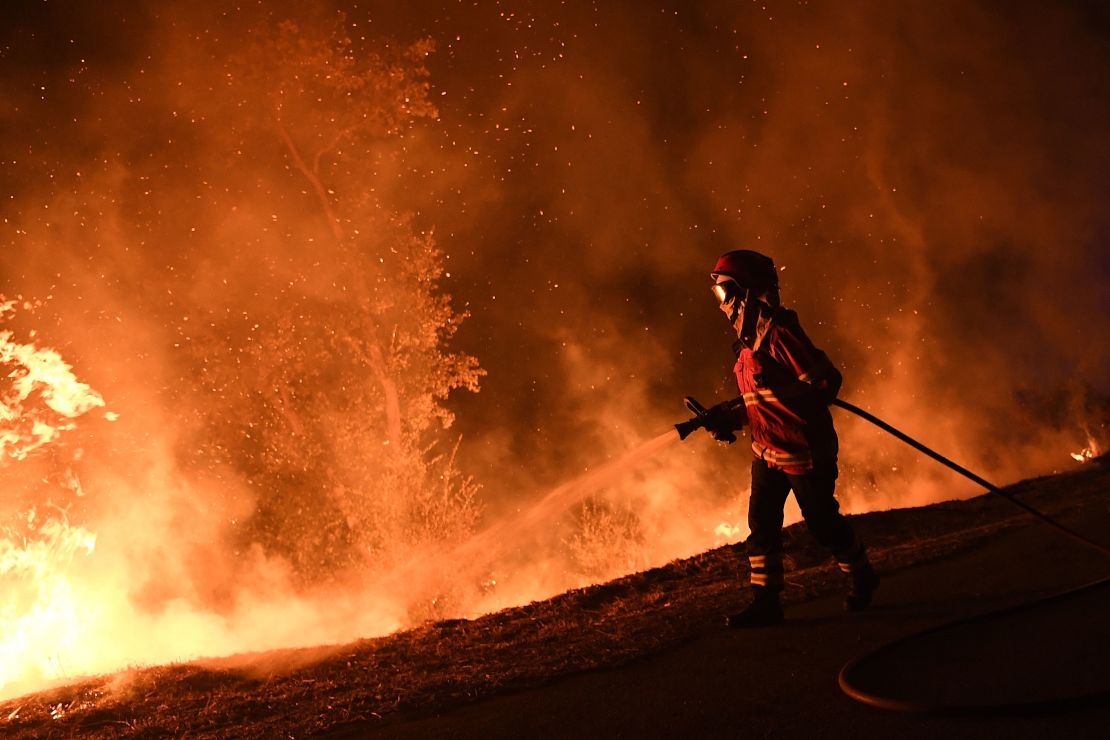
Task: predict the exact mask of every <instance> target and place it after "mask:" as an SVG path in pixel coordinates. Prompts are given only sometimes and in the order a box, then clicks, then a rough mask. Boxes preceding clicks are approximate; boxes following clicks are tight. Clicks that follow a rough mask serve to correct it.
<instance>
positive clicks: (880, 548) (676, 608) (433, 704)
mask: <svg viewBox="0 0 1110 740" xmlns="http://www.w3.org/2000/svg"><path fill="white" fill-rule="evenodd" d="M1108 481H1110V467H1108V466H1107V465H1105V464H1096V465H1090V466H1088V467H1086V468H1084V469H1082V470H1079V471H1077V472H1074V473H1069V474H1066V475H1059V476H1053V477H1046V478H1039V479H1034V480H1030V481H1025V482H1023V483H1021V484H1018V485H1016V486H1014V487H1012V488H1011V489H1009V490H1010V491H1012V492H1014V493H1015V494H1017V495H1019V496H1021V498H1022V499H1023V500H1026V501H1028V502H1030V503H1032V504H1034V505H1036V506H1038V507H1040V508H1042V509H1043V510H1045V511H1046V512H1048V513H1051V514H1055V515H1058V516H1063V517H1067V516H1068V514H1069V512H1081V511H1082V510H1083V509H1084V508H1085V507H1089V506H1099V507H1105V505H1106V496H1107V494H1106V491H1107V490H1108V489H1110V487H1108V486H1107V482H1108ZM854 521H855V522H856V525H857V527H858V528H859V530H860V532H861V534H862V535H863V537H864V538H865V539H866V540H867V541H868V543H869V544H870V547H871V550H872V553H873V555H874V556H875V559H876V561H877V564H878V566H879V567H880V569H882V570H886V571H890V570H895V569H899V568H904V567H907V566H909V565H913V564H916V563H921V562H926V561H929V560H936V559H939V558H944V557H947V556H950V555H951V554H953V553H955V552H958V551H960V550H963V549H966V548H969V547H972V546H974V545H975V544H977V543H979V542H981V541H982V540H983V539H984V538H988V537H991V536H993V535H994V534H996V533H998V532H1001V531H1003V530H1006V529H1009V528H1012V527H1016V526H1025V525H1027V524H1028V523H1029V522H1030V520H1029V518H1028V517H1026V516H1024V515H1022V514H1021V513H1020V512H1018V510H1017V509H1015V508H1013V507H1011V506H1010V505H1009V504H1007V503H1006V502H1004V501H1002V500H1001V499H999V498H997V497H993V496H989V497H980V498H977V499H972V500H970V501H962V502H950V503H945V504H938V505H934V506H929V507H923V508H919V509H903V510H897V511H890V512H881V513H873V514H866V515H863V516H859V517H856V518H855V519H854ZM787 537H788V544H787V547H788V550H789V552H790V553H791V557H792V558H793V561H794V562H793V566H794V570H793V571H792V572H791V573H789V574H788V578H789V583H788V587H787V593H786V596H787V600H788V601H801V600H805V599H810V598H814V597H817V596H820V595H825V594H828V593H832V592H834V591H835V590H837V589H839V588H840V587H841V580H840V575H839V573H837V572H836V570H835V568H834V567H832V566H831V565H830V564H828V563H827V562H826V560H825V556H824V554H823V553H822V552H821V551H820V550H819V548H817V547H816V546H815V545H814V544H813V543H812V542H811V541H810V539H809V537H808V535H806V533H805V532H804V530H803V529H802V528H800V527H797V526H795V527H791V528H789V529H788V530H787ZM744 569H746V565H745V561H744V558H743V552H742V550H741V548H739V547H736V546H728V547H722V548H718V549H716V550H712V551H710V552H706V553H703V554H701V555H698V556H696V557H692V558H688V559H685V560H680V561H675V562H672V563H669V564H667V565H665V566H663V567H660V568H654V569H652V570H648V571H644V572H642V573H636V574H633V575H629V576H626V577H623V578H619V579H617V580H615V581H611V582H609V583H606V584H602V585H598V586H591V587H589V588H584V589H578V590H575V591H570V592H567V593H565V594H561V595H559V596H556V597H554V598H551V599H548V600H546V601H542V602H536V603H532V604H528V605H526V606H521V607H518V608H513V609H506V610H504V611H501V612H498V613H495V614H489V615H486V616H483V617H480V618H477V619H473V620H447V621H441V622H436V623H429V624H427V625H424V626H422V627H419V628H417V629H412V630H408V631H405V632H400V633H397V634H394V635H390V636H388V637H382V638H377V639H373V640H362V641H359V642H355V643H351V644H348V645H341V646H331V647H324V648H309V649H299V650H284V651H274V652H270V653H262V654H253V655H240V656H234V657H230V658H223V659H218V660H207V661H198V662H194V663H188V664H179V665H169V666H158V667H154V668H143V669H135V670H131V671H125V672H122V673H118V674H115V675H111V676H102V677H97V678H92V679H87V680H83V681H80V682H77V683H73V684H70V685H68V686H64V687H60V688H56V689H52V690H50V691H45V692H41V693H38V694H34V695H29V696H25V697H21V698H19V699H14V700H11V701H7V702H4V703H3V704H0V733H3V734H5V735H6V736H13V737H24V736H34V737H70V736H74V735H80V736H82V737H135V736H142V737H157V736H163V735H165V736H182V735H188V736H190V737H216V736H219V737H281V736H290V735H297V736H303V735H307V734H317V733H323V732H336V731H338V732H342V731H344V730H348V731H351V732H357V731H359V730H366V729H369V728H372V727H376V726H381V725H384V724H388V723H391V722H396V721H403V720H405V719H408V718H412V717H415V716H421V715H423V714H426V713H429V712H433V711H442V710H444V709H447V708H450V707H452V706H457V705H460V704H463V703H466V702H471V701H474V700H477V699H481V698H484V697H488V696H491V695H494V694H497V693H500V692H505V691H510V690H517V689H521V688H525V687H531V686H537V685H541V684H544V683H547V682H550V681H552V680H554V679H556V678H558V677H560V676H565V675H567V674H571V673H575V672H580V671H587V670H591V669H596V668H601V667H608V666H615V665H619V664H621V663H624V662H627V661H629V660H632V659H634V658H637V657H640V656H643V655H647V654H650V653H653V652H657V651H660V650H662V649H664V648H666V647H668V646H672V645H675V644H677V643H680V642H683V641H686V640H691V639H694V638H696V637H698V636H699V635H702V634H705V633H706V632H707V631H710V630H716V629H720V623H721V615H722V614H725V613H727V612H729V611H730V610H734V609H735V608H736V607H737V606H738V605H739V604H740V603H741V601H742V600H743V598H744V597H743V594H742V591H741V589H740V588H739V586H738V583H739V576H740V574H741V573H742V571H743V570H744Z"/></svg>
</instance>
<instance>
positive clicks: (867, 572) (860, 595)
mask: <svg viewBox="0 0 1110 740" xmlns="http://www.w3.org/2000/svg"><path fill="white" fill-rule="evenodd" d="M849 575H850V577H851V581H850V584H849V586H848V595H847V596H845V597H844V609H845V610H846V611H850V612H860V611H863V610H864V609H866V608H867V607H868V606H870V605H871V598H872V597H873V596H874V595H875V591H876V590H878V588H879V574H878V573H876V572H875V569H874V568H872V567H871V563H869V562H867V561H864V562H863V564H862V565H859V566H856V567H853V568H852V571H851V573H850V574H849Z"/></svg>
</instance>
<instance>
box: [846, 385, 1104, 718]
mask: <svg viewBox="0 0 1110 740" xmlns="http://www.w3.org/2000/svg"><path fill="white" fill-rule="evenodd" d="M832 403H833V405H834V406H839V407H840V408H842V409H844V410H846V411H849V412H851V413H853V414H855V415H856V416H859V417H860V418H862V419H865V420H866V421H869V422H871V423H872V424H874V425H875V426H877V427H879V428H880V429H882V430H883V431H885V432H887V433H889V434H891V435H893V436H894V437H897V438H898V439H900V440H902V441H903V442H905V443H906V444H908V445H910V446H911V447H913V448H914V449H916V450H917V451H919V452H921V453H923V454H925V455H927V456H929V457H931V458H932V459H934V460H936V461H937V462H939V463H941V464H942V465H945V466H947V467H948V468H951V469H952V470H954V471H956V472H957V473H959V474H960V475H962V476H964V477H965V478H968V479H969V480H971V481H974V482H975V483H977V484H979V485H980V486H982V487H983V488H985V489H987V490H988V491H990V492H991V493H994V494H996V495H998V496H1001V497H1002V498H1004V499H1006V500H1007V501H1009V502H1010V503H1011V504H1014V505H1015V506H1017V507H1019V508H1020V509H1022V510H1023V511H1025V512H1026V513H1027V514H1029V515H1031V516H1033V517H1034V518H1036V519H1037V520H1038V521H1040V522H1041V523H1043V524H1046V525H1048V526H1050V527H1052V528H1053V529H1055V530H1056V531H1057V532H1060V533H1061V534H1064V535H1065V536H1067V537H1068V538H1070V539H1072V540H1074V541H1076V542H1079V543H1081V544H1083V545H1084V546H1086V547H1089V548H1091V549H1093V550H1095V551H1097V552H1098V553H1100V554H1102V555H1104V556H1106V557H1110V547H1108V546H1106V545H1104V544H1102V543H1100V542H1096V541H1094V540H1092V539H1090V538H1088V537H1086V536H1084V535H1082V534H1080V533H1078V532H1076V531H1074V530H1072V529H1070V528H1069V527H1066V526H1064V525H1063V524H1061V523H1060V522H1058V521H1056V520H1055V519H1053V518H1051V517H1049V516H1047V515H1046V514H1044V513H1043V512H1041V511H1038V510H1037V509H1035V508H1033V507H1032V506H1030V505H1029V504H1026V503H1025V502H1023V501H1020V500H1018V499H1017V498H1015V497H1014V495H1013V494H1010V493H1007V492H1006V491H1004V490H1002V489H1001V488H999V487H998V486H996V485H994V484H993V483H990V482H989V481H987V480H985V479H984V478H982V477H980V476H978V475H976V474H975V473H972V472H971V471H970V470H968V469H966V468H964V467H963V466H961V465H958V464H956V463H954V462H952V461H951V460H949V459H948V458H946V457H944V456H943V455H941V454H939V453H937V452H936V451H934V450H932V449H930V448H928V447H926V446H925V445H923V444H922V443H920V442H918V441H917V440H916V439H914V438H912V437H910V436H909V435H908V434H905V433H904V432H902V431H900V430H899V429H896V428H895V427H893V426H891V425H890V424H887V423H886V422H885V421H883V420H882V419H880V418H878V417H877V416H874V415H872V414H870V413H868V412H867V411H864V410H863V409H861V408H859V407H858V406H855V405H853V404H850V403H848V402H847V401H841V400H840V399H835V400H833V402H832ZM1108 585H1110V578H1104V579H1100V580H1097V581H1094V582H1092V583H1088V584H1085V585H1083V586H1079V587H1078V588H1074V589H1070V590H1067V591H1063V592H1061V593H1057V594H1053V595H1051V596H1047V597H1044V598H1040V599H1036V600H1034V601H1029V602H1025V603H1022V604H1017V605H1015V606H1010V607H1007V608H1005V609H1001V610H996V611H992V612H988V613H986V614H979V615H976V616H973V617H970V618H967V619H961V620H957V621H955V622H948V623H946V624H942V625H939V626H936V627H931V628H929V629H926V630H922V631H919V632H914V633H912V634H909V635H906V636H903V637H900V638H898V639H896V640H893V641H891V642H887V643H885V644H883V645H880V646H879V647H877V648H874V649H872V650H869V651H867V652H864V653H861V654H859V655H857V656H855V657H854V658H852V659H851V660H850V661H848V662H847V663H846V664H845V665H844V667H843V668H841V669H840V675H839V677H838V682H839V684H840V689H841V691H843V692H844V693H845V694H847V695H848V696H849V697H851V698H852V699H855V700H856V701H859V702H862V703H864V704H868V705H870V706H873V707H878V708H880V709H887V710H890V711H896V712H916V713H925V714H941V715H947V716H968V717H970V716H985V715H997V714H1015V713H1018V714H1021V713H1048V712H1059V711H1068V710H1073V709H1080V708H1086V707H1090V706H1093V705H1096V704H1105V703H1106V702H1107V701H1108V700H1110V689H1104V690H1101V691H1097V692H1091V693H1085V694H1076V695H1071V696H1062V697H1050V698H1045V699H1034V700H1027V701H1016V702H1004V703H990V704H970V703H969V704H947V703H943V702H936V701H914V700H910V699H899V698H893V697H889V696H882V695H879V694H875V693H872V692H869V691H867V690H865V689H863V688H861V687H860V686H859V685H858V684H857V683H856V682H855V681H854V678H855V676H854V675H853V674H856V673H858V672H859V670H860V668H861V666H862V665H864V664H865V663H867V662H869V661H872V660H875V659H877V658H879V657H880V656H882V655H884V654H886V653H889V652H892V651H894V650H895V649H897V648H899V647H901V646H904V645H907V644H909V643H911V642H913V641H915V640H920V639H923V638H926V637H928V636H931V635H935V634H938V633H941V632H944V631H946V630H953V629H956V628H958V627H963V626H966V625H971V624H977V623H984V622H988V621H990V620H992V619H997V618H999V617H1003V616H1005V615H1008V614H1013V613H1016V612H1021V611H1026V610H1030V609H1033V608H1036V607H1038V606H1043V605H1046V604H1049V603H1052V602H1056V601H1063V600H1066V599H1068V598H1072V597H1076V596H1079V595H1082V594H1085V593H1089V592H1091V591H1095V590H1097V589H1099V588H1101V587H1104V586H1108Z"/></svg>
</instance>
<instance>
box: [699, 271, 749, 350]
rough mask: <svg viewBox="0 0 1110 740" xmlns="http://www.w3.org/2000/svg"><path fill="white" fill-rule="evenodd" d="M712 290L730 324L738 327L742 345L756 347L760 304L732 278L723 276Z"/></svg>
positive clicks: (737, 331)
mask: <svg viewBox="0 0 1110 740" xmlns="http://www.w3.org/2000/svg"><path fill="white" fill-rule="evenodd" d="M718 280H719V281H720V282H718V283H714V285H713V287H712V288H711V290H712V291H713V295H714V297H716V299H717V300H718V301H719V302H720V308H721V311H722V312H724V314H725V316H728V320H729V323H731V324H733V326H735V327H736V334H737V336H738V337H739V339H740V342H741V344H743V345H744V346H746V347H749V348H750V347H754V346H755V333H756V324H757V323H758V321H759V315H760V302H759V301H757V300H754V299H753V298H752V295H751V291H750V290H745V289H744V288H742V287H740V285H739V284H738V283H737V282H736V281H735V280H733V279H732V278H729V277H725V276H721V277H720V278H718Z"/></svg>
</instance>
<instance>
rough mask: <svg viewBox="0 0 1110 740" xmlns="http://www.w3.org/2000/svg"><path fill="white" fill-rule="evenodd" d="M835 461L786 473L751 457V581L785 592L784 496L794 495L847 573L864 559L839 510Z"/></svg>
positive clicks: (812, 528) (812, 527) (814, 530)
mask: <svg viewBox="0 0 1110 740" xmlns="http://www.w3.org/2000/svg"><path fill="white" fill-rule="evenodd" d="M836 476H837V471H836V466H835V465H829V466H826V467H823V468H821V467H818V468H815V469H814V470H811V471H810V472H808V473H806V474H804V475H787V474H786V473H784V472H783V471H781V470H777V469H775V468H771V467H769V466H768V465H767V463H765V462H763V461H762V460H758V459H757V460H754V461H753V462H752V495H751V499H750V500H749V502H748V528H749V529H750V530H751V534H750V535H748V539H747V542H746V545H747V551H748V561H749V564H750V565H751V579H752V585H753V586H763V587H766V588H769V589H772V590H776V591H781V590H782V587H783V567H782V518H783V507H784V506H785V505H786V497H787V496H789V495H790V492H791V491H793V492H794V498H795V499H797V501H798V506H799V507H800V508H801V510H802V516H803V517H804V518H805V522H806V526H807V527H808V528H809V531H810V532H811V533H812V534H813V536H814V538H815V539H816V540H817V541H818V542H819V543H820V544H821V545H823V546H824V547H825V548H826V549H828V550H829V552H830V553H831V554H832V555H833V557H835V558H836V560H837V562H838V563H839V564H840V567H841V569H842V570H844V571H845V572H849V573H850V572H852V571H854V570H855V569H856V568H858V567H861V566H862V565H864V564H866V562H867V556H866V554H865V553H864V550H863V545H862V544H861V543H860V541H859V539H857V538H856V534H855V532H854V531H853V530H852V527H851V525H850V524H848V520H847V519H845V518H844V516H843V515H842V514H841V513H840V504H839V503H838V502H837V500H836V497H835V496H834V495H833V493H834V492H835V490H836Z"/></svg>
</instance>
